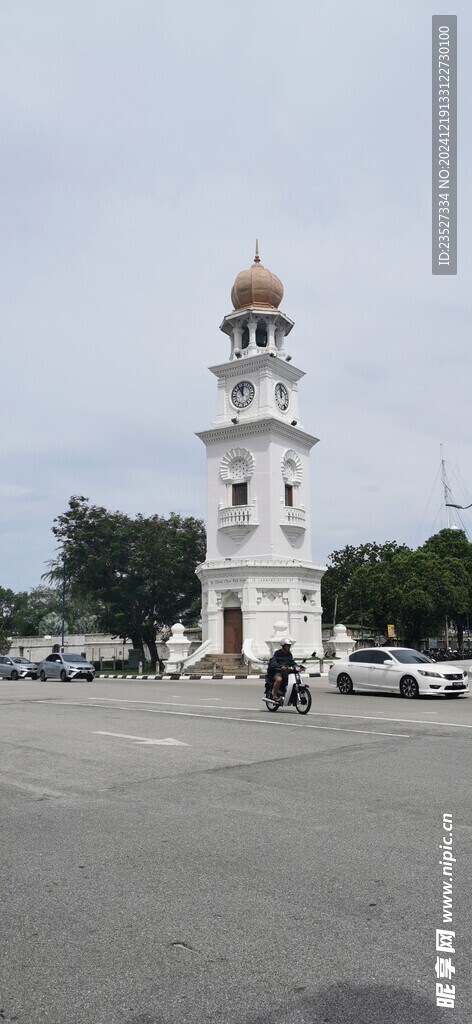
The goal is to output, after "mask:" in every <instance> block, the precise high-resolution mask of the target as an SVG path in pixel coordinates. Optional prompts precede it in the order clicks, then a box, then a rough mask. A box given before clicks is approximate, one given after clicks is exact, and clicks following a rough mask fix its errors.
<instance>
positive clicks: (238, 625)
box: [223, 608, 243, 654]
mask: <svg viewBox="0 0 472 1024" xmlns="http://www.w3.org/2000/svg"><path fill="white" fill-rule="evenodd" d="M223 630H224V632H223V638H224V639H223V649H224V653H225V654H241V650H242V646H243V615H242V611H241V609H240V608H224V610H223Z"/></svg>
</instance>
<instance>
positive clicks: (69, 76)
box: [0, 0, 472, 589]
mask: <svg viewBox="0 0 472 1024" xmlns="http://www.w3.org/2000/svg"><path fill="white" fill-rule="evenodd" d="M437 11H438V9H437V7H436V6H435V5H434V6H433V5H432V4H431V3H429V2H423V0H415V2H411V0H404V2H398V0H397V2H396V3H383V4H379V2H378V0H376V2H373V0H372V2H367V0H365V2H362V0H360V2H359V3H356V4H351V3H349V2H348V0H344V2H338V3H337V2H333V0H329V2H317V3H316V4H315V3H313V2H311V0H307V2H302V0H292V2H291V3H287V2H285V3H278V2H277V0H272V2H270V3H269V2H268V0H258V2H257V3H254V2H252V3H250V2H247V0H239V2H238V3H227V2H225V0H200V2H199V3H198V4H196V3H193V2H191V0H187V2H182V0H180V2H179V0H169V2H159V0H93V2H92V0H83V2H82V3H81V4H77V3H72V0H56V2H53V0H42V2H41V3H38V2H37V0H5V2H4V3H3V4H2V15H1V20H2V31H1V33H0V58H1V59H0V82H1V89H2V102H1V105H0V109H1V115H0V116H1V118H2V121H3V124H2V135H3V147H2V159H1V161H0V177H1V203H2V212H1V233H0V239H1V240H0V259H1V266H0V288H1V321H0V322H1V331H2V374H1V379H2V389H1V391H2V398H1V402H0V428H1V439H2V444H1V459H0V529H1V538H0V560H1V561H0V585H3V586H11V587H12V588H13V589H24V588H29V587H32V586H35V585H37V584H38V583H39V582H40V577H41V574H42V573H43V572H44V571H45V562H46V561H47V559H49V558H51V556H52V555H53V552H54V538H53V536H52V533H51V526H52V522H53V519H54V516H56V515H58V514H60V513H61V512H62V511H64V510H65V509H66V507H67V503H68V500H69V497H70V495H71V494H84V495H86V496H87V497H89V498H90V500H91V501H92V502H93V503H97V504H101V505H104V506H106V507H107V508H110V509H121V510H124V511H126V512H128V513H130V514H135V513H137V512H142V513H144V514H152V513H159V514H163V515H167V514H168V513H169V512H170V511H172V510H175V511H177V512H180V513H182V514H185V515H197V516H204V514H205V508H204V500H205V484H204V477H205V449H204V446H203V445H202V444H201V442H200V441H199V440H198V439H197V438H196V437H195V436H194V432H195V431H196V430H201V429H204V428H206V427H207V426H209V424H210V423H211V421H212V420H213V418H214V414H215V409H216V386H215V379H214V377H213V376H212V375H211V374H210V373H209V372H208V370H207V366H209V365H211V364H214V363H216V362H220V361H223V360H225V359H226V358H227V357H228V354H229V353H228V349H229V345H228V340H227V338H226V337H225V335H223V334H221V332H220V331H219V330H218V327H219V324H220V323H221V320H222V318H223V316H224V314H225V313H228V312H229V311H230V309H231V301H230V292H231V286H232V283H233V280H234V277H235V276H236V274H237V272H238V271H239V270H241V269H242V268H243V267H246V266H249V265H250V263H251V262H252V258H253V251H254V239H255V237H256V236H257V237H258V238H259V240H260V249H261V257H262V262H263V263H264V264H265V265H266V266H268V267H269V268H270V269H271V270H273V271H274V272H275V273H276V274H277V275H278V276H279V277H280V278H281V279H282V281H283V283H284V287H285V297H284V299H283V303H282V308H283V310H284V312H285V313H286V314H287V315H288V316H289V317H291V318H292V319H293V320H294V321H295V328H294V330H293V331H292V333H291V335H290V338H289V343H288V344H289V351H290V353H291V354H292V357H293V362H294V364H295V365H297V366H300V367H301V368H302V369H303V370H305V371H306V377H305V378H304V379H303V381H302V382H301V384H300V402H301V412H302V415H301V422H302V425H303V427H305V429H307V430H308V431H309V432H311V433H314V434H315V435H316V436H317V437H319V438H320V443H319V444H318V445H317V446H316V447H315V448H314V450H313V452H312V457H311V465H312V509H313V517H312V519H313V557H314V559H315V560H316V561H322V560H324V559H325V558H326V557H327V555H328V554H329V553H330V552H331V551H332V550H333V549H335V548H339V547H342V546H344V545H345V544H347V543H360V542H363V541H368V540H379V541H382V540H387V539H396V540H398V541H403V542H406V543H409V544H412V545H416V544H418V543H421V542H422V541H423V540H424V539H425V538H426V536H428V535H429V534H430V533H431V532H434V529H438V528H439V527H440V526H441V525H444V524H441V522H440V520H439V519H438V518H437V514H438V510H439V502H440V494H439V489H437V490H436V492H435V493H434V494H433V496H432V497H431V501H430V504H429V506H427V503H428V498H429V497H430V493H431V489H432V487H433V484H434V480H435V476H436V473H437V470H438V465H439V458H440V454H439V445H440V443H441V442H444V444H445V446H446V451H447V453H448V455H449V458H450V459H451V461H452V463H454V464H457V466H458V472H461V474H462V478H463V479H464V481H465V484H466V486H467V487H468V488H469V489H470V490H472V468H471V459H470V454H471V444H470V439H471V408H472V399H471V373H470V355H469V353H470V320H471V318H470V293H471V288H470V280H471V278H470V271H471V234H472V233H471V230H470V219H471V188H470V171H469V168H470V160H471V145H470V138H471V133H470V121H469V115H470V102H469V97H470V95H471V92H472V82H471V77H472V73H471V64H472V62H471V61H470V54H471V53H472V45H471V42H472V41H471V34H472V25H471V22H472V16H471V13H470V9H469V5H468V4H466V3H465V2H462V3H456V4H455V6H454V11H455V12H456V13H457V14H458V15H459V19H458V30H459V61H460V63H459V86H460V97H461V98H460V106H459V115H460V116H459V133H460V134H459V138H460V142H459V153H460V164H459V182H460V192H459V196H460V198H459V223H460V234H459V243H460V244H459V273H458V276H457V277H442V278H439V277H433V276H432V275H431V252H430V249H431V226H430V224H431V215H430V194H431V186H430V179H431V170H430V166H431V115H430V108H431V71H430V67H431V14H432V13H437ZM454 493H455V496H457V497H456V500H459V501H461V500H462V498H463V497H464V496H465V494H464V493H462V492H461V491H460V489H459V488H458V486H457V487H456V485H454ZM470 500H472V499H470ZM465 515H466V516H470V512H469V513H465ZM469 525H470V523H469Z"/></svg>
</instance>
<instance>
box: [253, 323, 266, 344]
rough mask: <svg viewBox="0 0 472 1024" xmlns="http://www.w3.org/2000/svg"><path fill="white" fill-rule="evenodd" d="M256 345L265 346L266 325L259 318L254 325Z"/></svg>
mask: <svg viewBox="0 0 472 1024" xmlns="http://www.w3.org/2000/svg"><path fill="white" fill-rule="evenodd" d="M256 345H257V347H258V348H266V347H267V327H266V325H265V323H263V321H262V320H259V322H258V324H257V327H256Z"/></svg>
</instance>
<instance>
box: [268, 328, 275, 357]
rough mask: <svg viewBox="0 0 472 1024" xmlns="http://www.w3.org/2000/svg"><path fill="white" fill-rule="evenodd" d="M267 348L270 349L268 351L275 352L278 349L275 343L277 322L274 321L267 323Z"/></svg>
mask: <svg viewBox="0 0 472 1024" xmlns="http://www.w3.org/2000/svg"><path fill="white" fill-rule="evenodd" d="M267 350H268V352H275V351H276V345H275V324H274V323H268V324H267Z"/></svg>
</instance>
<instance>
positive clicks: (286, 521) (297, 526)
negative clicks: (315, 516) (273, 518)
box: [280, 505, 306, 542]
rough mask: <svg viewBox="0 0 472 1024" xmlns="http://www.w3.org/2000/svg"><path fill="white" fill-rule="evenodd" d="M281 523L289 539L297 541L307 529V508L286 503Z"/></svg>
mask: <svg viewBox="0 0 472 1024" xmlns="http://www.w3.org/2000/svg"><path fill="white" fill-rule="evenodd" d="M280 525H281V527H282V529H283V531H284V533H285V534H286V536H287V537H288V539H289V540H290V541H291V542H293V541H295V540H296V538H297V537H299V536H300V535H301V534H303V533H304V532H305V530H306V509H304V508H295V507H294V506H292V505H286V506H285V507H284V508H283V509H282V513H281V517H280Z"/></svg>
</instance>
